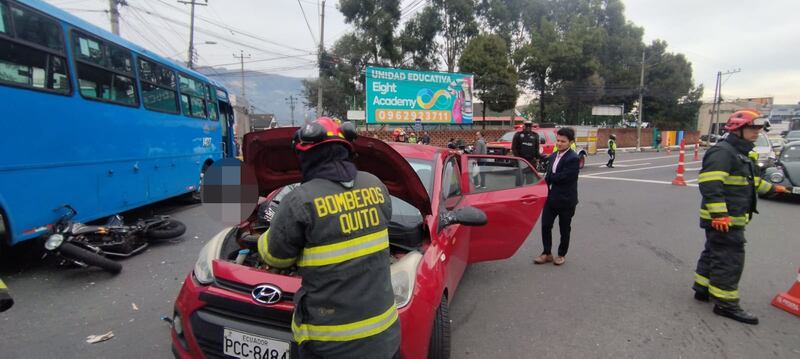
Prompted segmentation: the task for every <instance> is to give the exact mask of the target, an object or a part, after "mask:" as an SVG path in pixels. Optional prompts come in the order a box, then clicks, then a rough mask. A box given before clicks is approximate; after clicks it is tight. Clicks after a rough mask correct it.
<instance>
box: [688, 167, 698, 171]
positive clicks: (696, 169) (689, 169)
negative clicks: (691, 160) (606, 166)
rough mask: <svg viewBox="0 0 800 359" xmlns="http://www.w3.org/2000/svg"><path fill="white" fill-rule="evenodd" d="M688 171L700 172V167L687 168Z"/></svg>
mask: <svg viewBox="0 0 800 359" xmlns="http://www.w3.org/2000/svg"><path fill="white" fill-rule="evenodd" d="M686 170H687V171H699V170H700V167H697V168H687V169H686Z"/></svg>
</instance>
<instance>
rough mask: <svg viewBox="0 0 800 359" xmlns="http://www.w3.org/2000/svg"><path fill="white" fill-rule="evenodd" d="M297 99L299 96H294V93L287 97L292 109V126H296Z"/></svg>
mask: <svg viewBox="0 0 800 359" xmlns="http://www.w3.org/2000/svg"><path fill="white" fill-rule="evenodd" d="M296 100H297V97H294V95H289V97H287V98H286V101H288V102H289V108H290V109H291V110H292V127H294V105H295V101H296Z"/></svg>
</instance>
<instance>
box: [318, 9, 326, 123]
mask: <svg viewBox="0 0 800 359" xmlns="http://www.w3.org/2000/svg"><path fill="white" fill-rule="evenodd" d="M324 53H325V0H322V7H320V20H319V81H318V85H319V88H318V89H317V117H321V116H322V113H323V112H322V60H323V58H322V55H323V54H324Z"/></svg>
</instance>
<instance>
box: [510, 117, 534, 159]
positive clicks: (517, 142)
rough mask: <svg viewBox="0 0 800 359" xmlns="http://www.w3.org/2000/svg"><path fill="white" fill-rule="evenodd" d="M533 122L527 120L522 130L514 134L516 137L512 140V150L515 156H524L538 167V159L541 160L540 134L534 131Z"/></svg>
mask: <svg viewBox="0 0 800 359" xmlns="http://www.w3.org/2000/svg"><path fill="white" fill-rule="evenodd" d="M532 129H533V122H531V121H530V120H525V122H524V123H523V126H522V131H520V132H517V133H515V134H514V139H513V140H511V151H512V152H513V153H514V156H517V157H522V158H524V159H526V160H528V162H530V163H531V165H533V166H534V167H536V161H538V160H539V158H540V157H541V155H540V154H539V134H538V133H536V132H533V130H532Z"/></svg>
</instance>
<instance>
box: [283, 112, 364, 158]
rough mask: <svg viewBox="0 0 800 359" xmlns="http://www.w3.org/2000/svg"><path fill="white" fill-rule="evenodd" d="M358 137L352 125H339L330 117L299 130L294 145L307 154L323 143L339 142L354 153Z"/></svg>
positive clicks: (320, 119) (315, 121)
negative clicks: (354, 143)
mask: <svg viewBox="0 0 800 359" xmlns="http://www.w3.org/2000/svg"><path fill="white" fill-rule="evenodd" d="M356 137H358V133H357V132H356V129H355V127H353V124H352V123H350V122H345V123H342V124H341V125H339V124H338V123H336V121H335V120H333V119H332V118H330V117H320V118H318V119H316V120H314V121H312V122H311V123H309V124H307V125H305V126H303V127H301V128H300V129H299V130H297V132H296V133H295V134H294V138H293V139H292V144H293V147H294V148H295V149H296V150H298V151H301V152H305V151H308V150H310V149H312V148H314V147H316V146H319V145H321V144H323V143H331V142H339V143H342V144H344V145H345V146H347V148H348V149H349V150H350V152H353V151H355V147H353V141H354V140H355V139H356Z"/></svg>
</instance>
